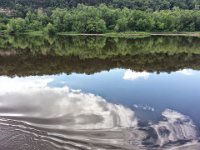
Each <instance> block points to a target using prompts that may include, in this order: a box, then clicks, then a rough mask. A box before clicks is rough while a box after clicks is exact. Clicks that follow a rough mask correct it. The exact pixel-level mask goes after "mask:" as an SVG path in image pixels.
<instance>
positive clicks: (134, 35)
mask: <svg viewBox="0 0 200 150" xmlns="http://www.w3.org/2000/svg"><path fill="white" fill-rule="evenodd" d="M3 35H7V34H5V33H4V32H0V36H3ZM8 35H31V36H43V35H46V34H45V33H43V32H41V31H33V32H24V33H16V34H8ZM55 35H58V36H102V37H122V38H123V37H124V38H144V37H149V36H191V37H200V32H177V33H172V32H135V33H134V32H130V33H129V32H119V33H117V32H116V33H115V32H111V33H70V32H60V33H56V34H55Z"/></svg>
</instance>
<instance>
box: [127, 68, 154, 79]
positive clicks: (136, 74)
mask: <svg viewBox="0 0 200 150" xmlns="http://www.w3.org/2000/svg"><path fill="white" fill-rule="evenodd" d="M149 75H150V73H148V72H146V71H143V72H136V71H132V70H130V69H128V70H126V71H125V73H124V77H123V79H124V80H136V79H140V78H142V79H148V78H149Z"/></svg>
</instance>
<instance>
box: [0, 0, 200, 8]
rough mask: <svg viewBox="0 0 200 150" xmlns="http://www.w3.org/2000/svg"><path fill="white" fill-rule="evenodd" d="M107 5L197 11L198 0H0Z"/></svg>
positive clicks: (4, 1)
mask: <svg viewBox="0 0 200 150" xmlns="http://www.w3.org/2000/svg"><path fill="white" fill-rule="evenodd" d="M102 3H104V4H109V5H112V6H114V7H118V8H123V7H128V8H132V9H139V10H147V9H148V10H150V11H151V10H164V9H176V8H180V9H199V4H200V0H0V6H3V7H14V6H15V4H20V5H23V6H29V7H34V8H38V7H43V8H47V7H69V8H70V7H76V6H77V5H78V4H85V5H91V6H95V5H99V4H102Z"/></svg>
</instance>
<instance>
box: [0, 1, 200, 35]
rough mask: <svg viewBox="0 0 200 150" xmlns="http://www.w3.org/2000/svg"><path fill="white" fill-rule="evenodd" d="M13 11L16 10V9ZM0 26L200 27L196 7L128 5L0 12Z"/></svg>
mask: <svg viewBox="0 0 200 150" xmlns="http://www.w3.org/2000/svg"><path fill="white" fill-rule="evenodd" d="M16 14H17V13H16ZM0 18H1V19H0V30H6V32H8V33H16V32H24V31H44V32H47V33H50V34H54V33H57V32H76V33H106V32H125V31H127V32H132V31H146V32H163V31H166V32H167V31H170V32H176V31H190V32H192V31H200V11H197V10H179V9H177V10H173V11H172V10H162V11H154V12H147V11H140V10H132V9H128V8H123V9H120V8H113V7H111V6H106V5H103V4H101V5H100V6H98V7H96V6H85V5H82V4H79V5H78V6H77V7H76V8H73V9H67V8H55V9H52V10H51V11H49V12H46V11H44V10H43V9H35V10H29V11H28V12H27V13H26V15H25V16H24V17H10V18H6V17H5V16H4V15H0Z"/></svg>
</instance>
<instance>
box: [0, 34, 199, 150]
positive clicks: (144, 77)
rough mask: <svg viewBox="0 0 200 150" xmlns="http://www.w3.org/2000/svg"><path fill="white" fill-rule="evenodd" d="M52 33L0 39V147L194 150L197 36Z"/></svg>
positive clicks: (196, 143)
mask: <svg viewBox="0 0 200 150" xmlns="http://www.w3.org/2000/svg"><path fill="white" fill-rule="evenodd" d="M47 38H49V39H52V38H53V39H54V41H53V42H47V41H46V39H47ZM52 38H50V37H1V39H0V43H1V46H0V47H1V50H0V51H1V53H0V74H1V76H0V150H5V149H6V150H34V149H36V150H38V149H39V150H57V149H67V150H68V149H69V150H73V149H75V150H77V149H81V150H82V149H86V150H87V149H88V150H89V149H91V150H95V149H98V150H100V149H103V150H110V149H112V150H113V149H116V150H126V149H127V150H133V149H134V150H135V149H144V150H148V149H156V150H157V149H175V150H178V149H183V150H184V149H188V150H193V149H194V150H198V149H200V143H199V141H200V139H199V137H200V132H199V128H200V118H199V114H200V109H199V105H200V99H199V98H200V92H199V90H200V71H199V65H200V45H199V42H200V39H198V38H192V37H157V36H156V37H148V38H144V39H121V38H120V39H118V38H117V39H116V38H115V39H113V38H102V37H101V38H100V37H99V38H97V37H87V38H86V37H52ZM33 39H34V40H33ZM100 39H101V40H103V41H104V43H105V44H104V45H102V42H100V43H99V46H98V45H97V43H96V42H97V41H101V40H100ZM49 41H52V40H49ZM73 41H74V42H73ZM78 41H79V42H78ZM114 41H117V42H114ZM81 42H82V44H81ZM19 43H21V44H19ZM89 43H90V44H89ZM122 43H126V44H125V45H126V46H123V44H122ZM136 43H140V44H137V45H140V46H136ZM56 45H57V46H56ZM64 45H65V46H64ZM88 45H89V46H88ZM58 47H62V48H61V49H59V48H58ZM36 50H37V51H36ZM61 52H62V53H61Z"/></svg>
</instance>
